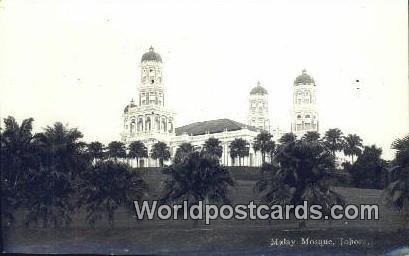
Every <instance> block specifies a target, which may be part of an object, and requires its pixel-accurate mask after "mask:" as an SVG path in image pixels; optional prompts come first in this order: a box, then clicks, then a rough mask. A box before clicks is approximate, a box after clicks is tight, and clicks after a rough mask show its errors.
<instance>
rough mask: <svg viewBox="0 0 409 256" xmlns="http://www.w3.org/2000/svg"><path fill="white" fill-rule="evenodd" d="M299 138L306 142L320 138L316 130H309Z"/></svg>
mask: <svg viewBox="0 0 409 256" xmlns="http://www.w3.org/2000/svg"><path fill="white" fill-rule="evenodd" d="M301 139H302V140H305V141H308V142H317V141H318V140H319V139H320V134H319V133H318V132H316V131H309V132H307V133H305V134H304V136H303V137H302V138H301Z"/></svg>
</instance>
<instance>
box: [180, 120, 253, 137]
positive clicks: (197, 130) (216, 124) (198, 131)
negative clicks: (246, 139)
mask: <svg viewBox="0 0 409 256" xmlns="http://www.w3.org/2000/svg"><path fill="white" fill-rule="evenodd" d="M245 128H247V129H249V130H251V131H257V129H256V128H255V127H253V126H249V125H245V124H242V123H239V122H236V121H233V120H230V119H216V120H209V121H204V122H196V123H192V124H188V125H185V126H181V127H178V128H176V129H175V132H176V135H182V134H184V133H187V134H188V135H202V134H206V133H210V134H212V133H219V132H223V131H224V130H227V131H237V130H241V129H245Z"/></svg>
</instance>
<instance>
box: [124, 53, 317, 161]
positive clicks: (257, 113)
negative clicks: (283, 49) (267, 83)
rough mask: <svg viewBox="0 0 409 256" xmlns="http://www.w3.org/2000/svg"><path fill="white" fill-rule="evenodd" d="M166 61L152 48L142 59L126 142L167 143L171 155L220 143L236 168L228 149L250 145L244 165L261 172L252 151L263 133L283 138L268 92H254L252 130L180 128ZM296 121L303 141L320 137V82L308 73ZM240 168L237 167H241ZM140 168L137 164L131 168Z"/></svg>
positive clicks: (297, 86) (297, 98) (296, 100)
mask: <svg viewBox="0 0 409 256" xmlns="http://www.w3.org/2000/svg"><path fill="white" fill-rule="evenodd" d="M162 65H163V63H162V57H161V56H160V55H159V54H158V53H157V52H155V50H154V49H153V47H150V48H149V51H148V52H146V53H145V54H143V55H142V59H141V64H140V70H141V81H140V84H139V86H138V92H139V94H138V96H137V97H136V98H137V100H136V101H134V100H131V102H130V103H129V104H128V105H127V106H126V107H125V109H124V113H123V131H122V133H121V138H122V141H123V142H124V143H125V144H127V145H128V144H129V143H130V142H132V141H136V140H139V141H142V142H143V143H144V144H145V145H146V147H147V148H148V152H150V149H151V147H152V145H153V144H155V143H156V142H158V141H162V142H165V143H166V144H167V145H168V146H169V147H170V151H171V154H172V155H173V154H174V153H175V152H176V149H177V147H178V146H179V145H180V144H182V143H185V142H188V143H191V144H192V145H193V146H195V147H198V148H200V147H202V146H203V144H204V142H205V141H206V140H207V139H209V138H211V137H214V138H217V139H219V140H220V141H221V143H222V146H223V155H222V158H221V164H223V165H226V166H231V165H233V164H234V163H235V161H233V159H231V157H230V152H229V145H230V143H231V141H233V140H234V139H236V138H242V139H244V140H246V141H247V142H248V143H249V144H250V153H249V156H248V157H246V158H245V159H244V161H243V164H244V165H246V166H260V165H261V154H260V152H255V151H254V149H253V146H252V143H253V140H254V138H255V137H256V136H257V135H258V134H259V133H260V131H262V130H265V131H269V132H270V133H271V134H272V135H273V138H274V139H275V140H277V139H279V138H280V137H281V135H282V134H283V132H282V131H281V130H280V129H272V127H271V125H270V118H269V113H268V92H267V90H266V89H265V88H263V87H262V86H261V84H260V82H258V83H257V85H256V87H254V88H253V89H252V90H251V91H250V95H249V112H248V120H247V124H243V123H240V122H236V121H233V120H230V119H217V120H208V121H203V122H197V123H192V124H188V125H185V126H181V127H177V128H175V125H174V124H175V113H174V112H173V111H172V110H171V109H169V108H168V107H167V106H166V98H165V88H164V86H163V79H162V78H163V77H162ZM293 88H294V89H293V96H294V97H293V116H292V124H291V132H293V133H294V134H296V135H297V137H299V136H302V135H303V134H304V133H305V132H307V131H318V128H319V126H318V112H317V108H316V97H315V93H316V92H315V82H314V80H313V78H312V77H310V76H309V75H308V74H307V73H306V71H305V70H303V71H302V74H301V75H300V76H298V77H297V78H296V79H295V81H294V86H293ZM139 161H140V162H139V163H138V166H140V167H143V166H144V167H155V166H158V162H157V161H156V160H154V159H151V158H146V159H140V160H139ZM236 163H237V161H236ZM132 164H133V165H136V163H132Z"/></svg>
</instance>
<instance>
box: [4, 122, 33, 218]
mask: <svg viewBox="0 0 409 256" xmlns="http://www.w3.org/2000/svg"><path fill="white" fill-rule="evenodd" d="M32 123H33V119H32V118H28V119H25V120H23V121H22V123H21V125H19V124H18V123H17V122H16V120H15V119H14V117H12V116H9V117H7V118H5V119H4V125H5V127H4V129H2V130H0V170H1V172H0V174H1V177H0V181H1V186H0V187H1V205H2V210H1V215H2V217H3V218H4V219H3V220H4V221H5V222H6V224H7V225H9V224H13V223H14V221H15V219H14V212H15V210H16V209H18V208H19V207H20V206H21V204H22V203H23V202H24V201H26V198H27V195H28V194H27V193H29V191H27V187H28V186H29V184H27V174H28V173H29V171H30V169H33V168H37V167H38V166H39V164H38V161H37V160H36V156H37V154H36V152H37V150H35V148H34V145H33V143H32V142H33V134H32Z"/></svg>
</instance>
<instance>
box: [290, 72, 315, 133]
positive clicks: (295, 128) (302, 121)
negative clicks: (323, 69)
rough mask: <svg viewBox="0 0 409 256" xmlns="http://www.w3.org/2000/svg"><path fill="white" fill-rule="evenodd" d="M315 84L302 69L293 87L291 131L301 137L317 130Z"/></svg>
mask: <svg viewBox="0 0 409 256" xmlns="http://www.w3.org/2000/svg"><path fill="white" fill-rule="evenodd" d="M315 89H316V84H315V81H314V79H313V78H312V77H311V76H310V75H308V74H307V71H306V70H305V69H304V70H303V71H302V74H301V75H299V76H298V77H297V78H296V79H295V81H294V86H293V114H292V123H291V131H292V132H293V133H294V134H295V135H297V137H298V138H300V137H302V136H303V135H304V134H305V133H306V132H308V131H316V132H318V129H319V121H318V110H317V105H316V91H315Z"/></svg>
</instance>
